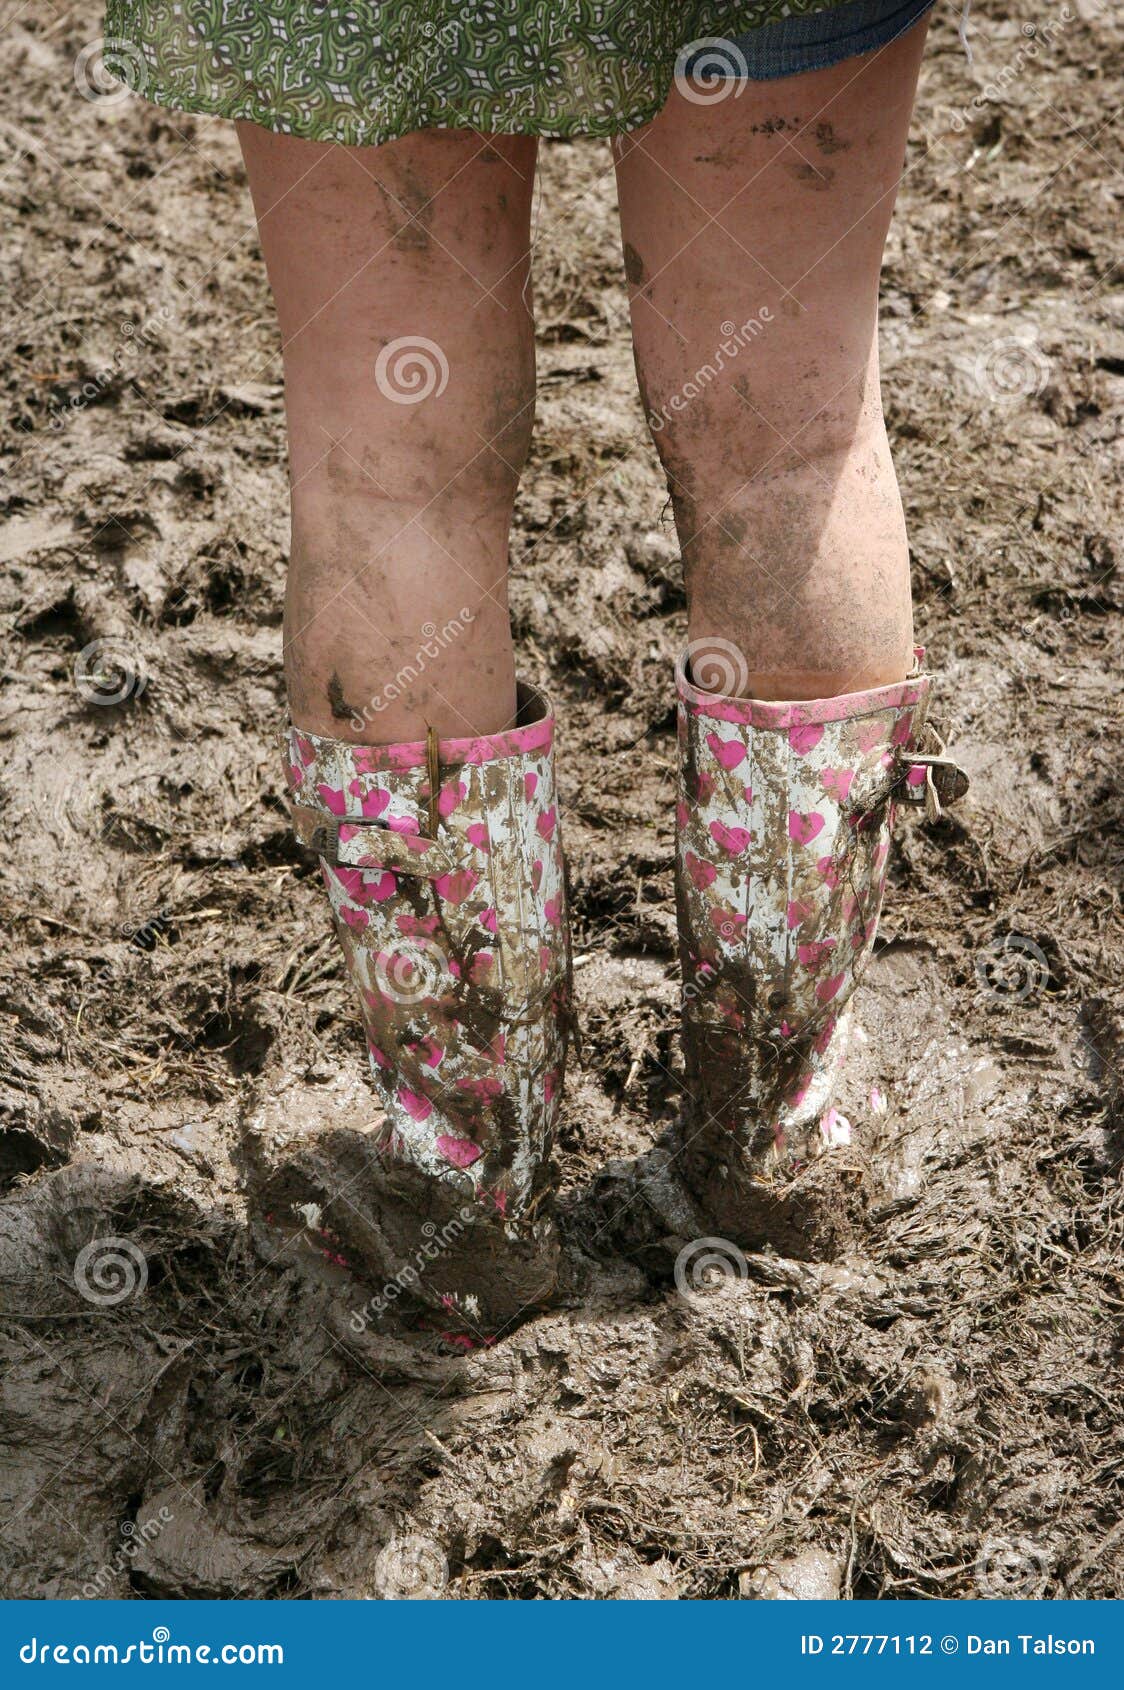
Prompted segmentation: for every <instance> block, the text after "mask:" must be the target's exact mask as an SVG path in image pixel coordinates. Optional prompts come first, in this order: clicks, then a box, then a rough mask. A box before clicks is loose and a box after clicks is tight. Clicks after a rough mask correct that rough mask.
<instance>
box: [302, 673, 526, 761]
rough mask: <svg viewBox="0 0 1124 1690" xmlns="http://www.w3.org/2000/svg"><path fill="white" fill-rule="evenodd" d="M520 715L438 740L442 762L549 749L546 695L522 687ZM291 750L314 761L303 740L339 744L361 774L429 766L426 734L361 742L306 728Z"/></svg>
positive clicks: (320, 749) (320, 746)
mask: <svg viewBox="0 0 1124 1690" xmlns="http://www.w3.org/2000/svg"><path fill="white" fill-rule="evenodd" d="M518 700H519V714H518V718H517V720H516V723H515V726H514V727H511V728H504V729H502V731H501V732H500V733H495V734H483V735H480V736H479V737H478V738H473V739H443V740H441V741H439V752H440V758H441V767H442V768H443V769H445V768H450V767H460V766H461V765H463V764H465V763H471V764H480V763H495V762H499V761H500V760H501V759H502V758H505V757H524V756H526V755H528V754H530V753H544V752H549V750H550V749H551V746H552V745H553V743H554V712H553V710H552V709H551V707H550V701H549V699H547V697H546V696H545V694H543V693H541V692H539V691H538V690H537V689H536V688H534V687H528V686H524V685H523V683H522V682H520V683H519V687H518ZM291 740H292V744H291V745H290V754H291V755H293V752H294V748H296V751H297V755H296V756H294V758H293V760H295V761H301V762H310V761H311V757H303V758H302V757H300V756H299V742H300V741H302V740H303V741H304V742H305V745H306V746H307V747H311V750H312V754H313V755H314V756H315V757H317V758H319V757H321V756H322V755H323V754H324V752H325V751H326V750H328V749H338V747H339V746H340V744H341V743H345V744H346V745H347V749H348V751H349V752H350V754H351V757H352V759H353V761H354V765H355V771H356V773H357V774H367V775H379V774H405V773H407V772H408V771H409V770H411V769H424V768H425V766H426V743H425V740H424V739H414V740H404V741H402V742H401V743H400V744H397V745H358V744H353V743H352V742H351V741H345V742H341V741H340V740H336V739H327V738H324V737H323V736H321V735H319V734H311V733H302V732H300V730H298V729H293V730H292V733H291Z"/></svg>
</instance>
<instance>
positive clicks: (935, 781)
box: [894, 724, 968, 822]
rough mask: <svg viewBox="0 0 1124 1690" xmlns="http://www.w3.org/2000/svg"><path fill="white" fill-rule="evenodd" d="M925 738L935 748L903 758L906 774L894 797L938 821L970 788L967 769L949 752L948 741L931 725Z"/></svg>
mask: <svg viewBox="0 0 1124 1690" xmlns="http://www.w3.org/2000/svg"><path fill="white" fill-rule="evenodd" d="M925 740H926V742H927V743H928V744H930V745H934V746H935V747H936V750H935V751H930V752H918V751H907V752H906V753H905V755H904V757H903V758H902V763H903V769H902V777H901V780H900V782H899V785H898V789H897V791H896V792H895V794H894V796H895V798H896V799H897V801H898V803H899V804H916V805H917V806H918V807H919V808H924V811H925V814H926V816H927V818H928V820H929V821H931V822H938V821H940V819H941V816H942V814H943V813H944V810H945V807H946V806H947V805H949V804H955V803H957V802H958V801H959V799H961V798H963V796H964V794H965V793H966V792H967V790H968V775H967V771H966V770H964V769H962V768H961V767H960V764H959V763H958V762H956V760H955V758H953V757H949V756H947V755H946V754H945V743H944V740H943V739H942V738H941V736H940V734H939V733H938V732H937V730H936V729H935V728H934V727H933V726H932V725H931V724H930V725H927V726H926V729H925Z"/></svg>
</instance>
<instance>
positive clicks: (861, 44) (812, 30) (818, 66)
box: [684, 0, 934, 82]
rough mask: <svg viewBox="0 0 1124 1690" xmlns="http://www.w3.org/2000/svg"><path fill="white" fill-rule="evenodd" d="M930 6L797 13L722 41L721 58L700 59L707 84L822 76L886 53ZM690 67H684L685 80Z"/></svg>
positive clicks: (925, 0) (918, 2) (862, 5)
mask: <svg viewBox="0 0 1124 1690" xmlns="http://www.w3.org/2000/svg"><path fill="white" fill-rule="evenodd" d="M933 4H934V0H846V4H845V5H842V6H836V7H835V8H834V9H833V10H831V11H829V12H813V13H811V14H809V13H803V12H801V13H796V14H794V15H793V16H792V17H788V18H780V19H779V20H778V21H777V22H776V23H767V24H762V25H761V27H760V28H759V29H753V30H750V32H749V34H748V35H735V36H732V37H731V38H730V40H729V41H724V42H723V43H722V47H723V51H722V52H721V53H718V54H706V55H704V56H705V61H706V72H705V73H706V75H707V78H708V79H709V78H710V77H712V76H715V75H717V76H723V75H725V76H730V77H736V78H738V79H739V80H740V79H741V78H743V77H748V78H749V80H750V81H752V82H772V81H774V80H775V79H776V78H777V77H781V76H799V75H800V73H801V72H802V71H806V70H826V69H827V67H828V66H829V65H837V64H839V63H840V62H841V61H842V60H843V59H852V58H854V57H855V56H856V55H857V54H859V53H873V52H874V51H875V49H876V48H878V47H885V46H886V45H887V44H888V43H889V42H891V41H893V40H894V39H895V37H897V36H899V35H904V34H905V31H906V30H907V29H911V28H912V27H913V25H914V24H915V23H916V22H917V21H918V19H919V18H922V17H924V15H925V13H926V12H927V11H929V9H930V8H931V7H932V5H933ZM693 63H694V61H690V62H688V64H687V65H686V66H684V69H685V71H686V73H687V75H688V76H689V75H690V74H691V71H692V65H693Z"/></svg>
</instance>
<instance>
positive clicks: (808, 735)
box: [675, 652, 968, 1257]
mask: <svg viewBox="0 0 1124 1690" xmlns="http://www.w3.org/2000/svg"><path fill="white" fill-rule="evenodd" d="M921 655H922V654H921V653H920V652H919V653H918V660H919V661H920V657H921ZM676 679H677V685H678V693H679V792H678V805H677V849H676V896H677V906H678V918H679V944H680V959H681V963H682V971H683V1047H684V1059H685V1065H686V1076H687V1090H688V1095H689V1109H688V1117H687V1119H686V1120H685V1122H684V1126H683V1131H682V1139H681V1142H680V1144H679V1147H678V1150H677V1154H676V1158H675V1160H676V1166H677V1168H678V1171H679V1174H680V1177H681V1179H682V1181H683V1183H684V1185H685V1186H686V1187H687V1189H688V1191H689V1192H690V1194H691V1195H692V1196H693V1197H694V1199H695V1202H696V1203H697V1205H698V1207H699V1209H700V1210H701V1213H702V1216H703V1217H704V1218H705V1221H706V1223H707V1224H708V1225H709V1226H711V1227H713V1228H714V1230H715V1231H716V1232H718V1233H721V1234H722V1236H723V1237H725V1238H728V1239H730V1240H732V1241H733V1242H735V1243H737V1244H739V1245H741V1246H742V1247H744V1248H746V1249H756V1248H759V1247H760V1246H761V1245H762V1244H764V1243H771V1244H773V1245H775V1246H776V1247H777V1248H778V1249H781V1250H782V1251H783V1252H784V1253H785V1254H788V1255H792V1256H797V1257H800V1256H807V1255H809V1254H812V1255H814V1254H817V1253H819V1252H820V1251H823V1252H824V1253H827V1254H832V1253H835V1252H836V1251H837V1249H838V1248H839V1237H838V1234H837V1233H836V1234H835V1236H834V1241H833V1228H834V1224H835V1223H834V1222H833V1221H832V1220H831V1219H830V1218H825V1217H824V1216H823V1215H816V1214H814V1213H813V1212H812V1210H813V1209H815V1207H816V1205H817V1203H819V1202H820V1201H821V1199H820V1198H818V1197H817V1196H816V1194H815V1193H816V1182H815V1179H814V1177H813V1178H812V1179H811V1180H809V1179H808V1178H807V1177H805V1178H803V1179H802V1178H801V1176H802V1175H805V1176H806V1175H807V1174H808V1173H809V1172H811V1167H812V1164H813V1161H814V1159H815V1158H817V1157H819V1156H820V1155H821V1154H822V1153H823V1152H825V1151H829V1150H832V1149H834V1148H836V1147H840V1146H844V1145H847V1144H849V1143H850V1139H851V1128H850V1123H849V1122H848V1121H847V1120H846V1118H845V1117H844V1116H843V1115H842V1114H841V1112H840V1111H839V1110H838V1109H837V1108H836V1107H835V1105H834V1102H833V1098H834V1093H835V1087H836V1081H837V1077H838V1073H839V1069H840V1064H841V1063H842V1061H843V1057H844V1054H845V1051H846V1046H847V1035H848V1027H849V1004H850V999H851V995H852V993H853V992H854V989H855V984H856V981H857V980H858V979H859V977H860V976H861V974H862V971H863V968H864V966H865V964H866V962H867V959H868V958H869V956H870V953H871V950H872V948H873V945H874V937H875V930H876V927H877V923H878V915H879V911H880V909H881V906H882V894H883V888H884V886H885V881H886V867H887V858H888V856H889V851H890V834H891V829H892V827H893V821H894V813H895V809H896V807H897V806H898V805H899V804H918V805H925V806H926V807H927V809H928V812H929V815H930V816H931V817H932V818H934V819H935V818H936V817H937V816H939V814H940V809H941V806H942V805H943V804H948V803H951V802H953V801H954V800H955V799H957V798H959V797H960V796H961V795H962V794H963V793H964V792H965V791H966V790H967V784H968V782H967V777H966V776H965V775H964V773H963V771H962V770H960V769H959V768H957V766H956V765H955V764H954V763H952V762H951V760H950V759H948V758H947V757H945V756H944V755H943V745H941V744H940V742H939V741H938V740H937V739H936V736H935V735H932V734H931V733H930V731H929V730H927V729H926V713H927V709H928V701H929V690H930V682H929V678H928V677H927V676H925V675H923V674H921V673H920V672H919V667H918V666H915V670H914V673H913V674H912V675H911V676H910V677H909V678H908V679H907V680H905V681H902V682H900V683H898V684H896V685H892V686H885V687H878V688H876V689H875V690H873V691H869V692H860V693H848V694H845V695H843V696H842V697H838V698H827V699H819V700H816V701H813V702H809V703H800V704H787V703H764V702H760V701H757V700H754V699H748V698H727V697H724V696H722V695H720V694H717V693H710V692H704V691H702V690H700V689H699V688H698V687H697V686H696V685H695V684H694V683H693V681H692V679H691V676H690V673H689V665H688V663H687V661H686V659H685V658H682V659H680V662H679V665H678V668H677V672H676ZM809 1204H811V1205H812V1209H810V1208H809ZM817 1231H818V1232H819V1236H817ZM844 1231H845V1228H844Z"/></svg>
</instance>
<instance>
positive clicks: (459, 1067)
mask: <svg viewBox="0 0 1124 1690" xmlns="http://www.w3.org/2000/svg"><path fill="white" fill-rule="evenodd" d="M553 739H554V719H553V715H552V713H551V710H550V707H549V705H548V703H547V701H546V700H545V699H544V698H543V697H542V696H541V695H539V694H538V693H535V692H532V691H530V690H529V689H526V688H520V713H519V720H518V725H517V726H516V727H514V728H511V729H508V730H507V731H505V732H502V733H497V734H491V735H488V736H487V737H485V738H479V739H442V740H438V738H437V737H436V735H435V734H433V733H431V734H430V735H429V737H428V739H427V740H425V741H420V742H418V743H412V744H401V745H382V746H374V745H353V744H350V743H346V742H343V741H339V740H333V739H325V738H321V737H319V736H318V735H316V734H305V733H301V732H298V731H297V730H296V729H295V728H294V729H293V730H291V732H290V735H289V770H288V776H289V785H290V790H291V794H292V804H293V824H294V828H295V830H296V834H297V837H298V838H299V839H300V841H301V842H302V843H303V844H304V845H306V846H307V847H309V848H310V849H311V850H313V851H315V852H316V853H317V854H318V856H319V858H320V864H321V872H322V874H323V877H324V883H325V885H326V887H327V889H328V898H329V901H330V903H331V908H332V914H333V917H334V919H335V926H336V932H337V934H338V936H339V939H340V942H341V944H342V946H343V951H344V956H345V958H346V963H347V970H348V974H349V975H350V977H351V980H352V982H353V984H354V987H355V991H356V993H357V996H358V999H359V1006H360V1013H361V1015H362V1019H363V1025H364V1028H365V1031H366V1037H367V1049H368V1052H369V1055H370V1063H371V1069H372V1072H373V1075H374V1080H375V1084H376V1086H377V1089H378V1092H379V1094H380V1097H381V1100H382V1103H383V1105H384V1107H385V1110H386V1118H385V1123H384V1125H383V1126H382V1127H381V1128H380V1129H379V1131H378V1132H377V1133H376V1135H375V1145H374V1149H375V1155H374V1157H373V1158H372V1159H370V1160H369V1165H368V1166H367V1167H366V1170H365V1173H364V1176H363V1178H362V1179H361V1181H360V1182H359V1184H360V1185H361V1186H362V1200H361V1201H360V1200H356V1201H355V1202H354V1204H353V1205H352V1207H353V1208H354V1210H355V1214H356V1215H360V1216H362V1217H365V1219H363V1220H362V1222H360V1221H359V1220H357V1219H356V1218H355V1216H354V1215H353V1216H351V1217H349V1219H350V1220H351V1227H350V1228H349V1230H348V1232H347V1233H345V1237H346V1239H347V1242H348V1243H349V1244H350V1245H351V1248H352V1249H354V1250H356V1251H357V1252H358V1253H359V1254H360V1255H361V1256H362V1257H363V1259H364V1261H365V1263H366V1265H367V1266H368V1267H369V1268H373V1269H374V1270H375V1272H376V1274H379V1275H385V1276H386V1278H387V1280H388V1282H390V1283H393V1284H394V1285H396V1286H397V1287H398V1290H397V1291H396V1292H395V1293H394V1297H395V1301H396V1302H398V1296H399V1293H403V1300H404V1302H405V1304H406V1306H408V1305H409V1301H410V1300H411V1299H413V1300H414V1301H416V1302H417V1303H419V1304H422V1305H426V1306H428V1307H429V1308H431V1309H436V1310H438V1311H439V1312H441V1313H442V1317H443V1318H444V1319H445V1320H446V1321H447V1323H448V1324H449V1325H450V1326H451V1327H453V1328H455V1329H456V1332H458V1333H463V1336H464V1342H465V1344H466V1345H467V1344H468V1343H476V1342H487V1341H490V1340H491V1339H492V1338H494V1337H495V1336H497V1334H498V1333H499V1331H501V1330H502V1329H503V1327H504V1326H506V1325H509V1324H511V1323H513V1322H514V1321H515V1320H516V1318H517V1317H518V1316H519V1315H520V1314H522V1313H524V1312H526V1311H528V1310H530V1309H532V1308H534V1307H535V1306H537V1305H541V1304H542V1303H543V1302H545V1301H546V1300H547V1299H548V1298H549V1296H550V1293H551V1291H552V1289H553V1287H554V1283H555V1279H556V1275H557V1268H558V1246H557V1238H556V1234H555V1230H554V1224H553V1220H552V1218H551V1216H550V1197H551V1193H552V1186H553V1178H552V1173H551V1165H550V1151H551V1144H552V1138H553V1133H554V1126H555V1119H556V1116H557V1113H558V1108H559V1103H560V1099H561V1092H562V1081H563V1074H564V1069H565V1062H566V1044H567V1025H568V1016H569V991H570V943H569V929H568V923H567V911H566V889H565V874H564V865H563V857H562V842H561V835H560V829H559V821H558V804H557V799H556V797H555V789H554V761H553ZM372 1181H373V1182H374V1183H373V1185H372ZM355 1195H356V1194H355V1192H352V1193H351V1196H352V1197H353V1198H354V1197H355ZM343 1207H345V1206H344V1205H341V1208H343ZM333 1213H335V1211H333ZM356 1229H357V1231H358V1236H356ZM398 1306H399V1307H402V1306H403V1302H398Z"/></svg>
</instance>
